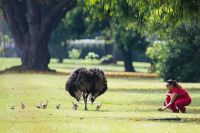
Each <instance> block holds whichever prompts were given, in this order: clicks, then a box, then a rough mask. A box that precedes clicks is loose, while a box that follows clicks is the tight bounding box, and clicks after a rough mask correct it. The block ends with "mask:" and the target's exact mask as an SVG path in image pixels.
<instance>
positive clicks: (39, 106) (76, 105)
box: [10, 101, 102, 111]
mask: <svg viewBox="0 0 200 133" xmlns="http://www.w3.org/2000/svg"><path fill="white" fill-rule="evenodd" d="M47 105H48V101H46V103H43V102H42V101H41V102H40V104H38V105H36V107H37V108H38V109H46V108H47ZM72 105H73V107H72V109H73V110H77V109H78V104H76V103H74V102H72ZM60 106H61V105H60V104H58V105H56V109H60ZM101 106H102V105H101V104H100V105H97V106H96V111H99V110H100V108H101ZM25 107H26V106H25V104H24V103H23V102H21V109H25ZM10 109H11V110H14V109H15V106H12V107H11V108H10Z"/></svg>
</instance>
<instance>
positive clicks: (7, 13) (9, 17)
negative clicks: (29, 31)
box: [2, 3, 22, 41]
mask: <svg viewBox="0 0 200 133" xmlns="http://www.w3.org/2000/svg"><path fill="white" fill-rule="evenodd" d="M2 8H3V9H2V10H3V14H4V17H5V20H6V22H7V24H8V27H9V29H10V31H11V33H12V35H13V37H14V38H15V40H16V41H19V39H20V38H21V35H22V33H21V31H20V28H19V25H18V23H17V21H16V20H15V14H14V8H13V6H12V4H11V3H7V4H5V5H4V6H3V7H2Z"/></svg>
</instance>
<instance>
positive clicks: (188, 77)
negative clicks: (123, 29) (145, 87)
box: [147, 24, 200, 82]
mask: <svg viewBox="0 0 200 133" xmlns="http://www.w3.org/2000/svg"><path fill="white" fill-rule="evenodd" d="M199 42H200V29H199V28H198V27H197V26H195V25H192V26H191V25H184V24H183V25H180V26H179V27H177V28H176V29H174V30H173V31H172V32H171V34H170V37H169V39H168V41H167V44H166V45H163V44H162V45H161V44H160V45H158V44H154V45H153V47H151V48H149V49H148V50H147V55H148V56H149V57H150V58H151V59H153V61H154V63H155V64H156V68H157V70H158V72H159V73H160V76H161V77H162V78H163V79H164V80H167V79H176V80H178V81H182V82H199V81H200V74H199V73H200V69H199V66H200V60H199V59H200V44H199Z"/></svg>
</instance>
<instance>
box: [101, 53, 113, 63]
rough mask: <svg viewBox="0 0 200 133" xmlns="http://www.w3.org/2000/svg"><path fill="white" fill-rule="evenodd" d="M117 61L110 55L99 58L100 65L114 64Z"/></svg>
mask: <svg viewBox="0 0 200 133" xmlns="http://www.w3.org/2000/svg"><path fill="white" fill-rule="evenodd" d="M116 63H117V61H116V60H115V59H114V58H113V56H112V55H106V56H103V57H102V58H101V64H116Z"/></svg>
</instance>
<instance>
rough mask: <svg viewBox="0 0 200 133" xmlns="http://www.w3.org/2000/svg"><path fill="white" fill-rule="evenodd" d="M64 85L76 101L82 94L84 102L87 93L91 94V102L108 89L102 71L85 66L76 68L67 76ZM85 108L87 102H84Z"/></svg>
mask: <svg viewBox="0 0 200 133" xmlns="http://www.w3.org/2000/svg"><path fill="white" fill-rule="evenodd" d="M65 87H66V90H67V91H68V92H69V93H70V95H71V96H72V97H74V98H76V100H77V101H79V100H80V98H81V96H83V98H84V102H86V101H87V100H86V99H87V97H88V95H89V94H91V102H92V103H93V102H94V100H95V99H96V98H97V97H98V96H100V95H101V94H103V93H105V91H106V90H107V89H108V87H107V80H106V77H105V75H104V72H103V71H102V70H100V69H98V68H92V69H89V70H88V69H86V68H78V69H76V70H75V71H74V72H72V74H71V75H70V76H69V78H68V81H67V82H66V85H65ZM85 109H86V110H87V103H85Z"/></svg>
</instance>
